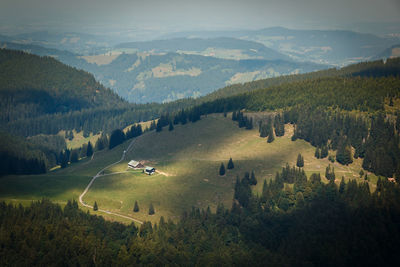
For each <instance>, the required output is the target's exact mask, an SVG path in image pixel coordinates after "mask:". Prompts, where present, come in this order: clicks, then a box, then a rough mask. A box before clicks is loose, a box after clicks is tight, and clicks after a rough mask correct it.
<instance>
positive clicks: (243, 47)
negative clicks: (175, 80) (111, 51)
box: [115, 37, 291, 60]
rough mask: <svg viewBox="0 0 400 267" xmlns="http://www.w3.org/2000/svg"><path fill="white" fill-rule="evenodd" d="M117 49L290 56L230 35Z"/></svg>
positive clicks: (271, 57)
mask: <svg viewBox="0 0 400 267" xmlns="http://www.w3.org/2000/svg"><path fill="white" fill-rule="evenodd" d="M115 48H117V49H121V50H124V49H129V48H130V49H134V50H135V51H139V52H150V51H152V52H156V53H165V52H179V53H185V54H198V55H203V56H213V57H219V58H225V59H266V60H278V59H279V60H291V59H290V57H288V56H287V55H284V54H282V53H279V52H277V51H275V50H274V49H271V48H268V47H266V46H264V45H263V44H261V43H257V42H253V41H247V40H240V39H235V38H230V37H218V38H207V39H200V38H175V39H167V40H154V41H147V42H130V43H122V44H119V45H117V46H115Z"/></svg>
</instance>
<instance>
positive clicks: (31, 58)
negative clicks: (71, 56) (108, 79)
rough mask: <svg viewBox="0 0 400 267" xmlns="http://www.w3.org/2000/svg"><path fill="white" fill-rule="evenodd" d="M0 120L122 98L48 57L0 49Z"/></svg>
mask: <svg viewBox="0 0 400 267" xmlns="http://www.w3.org/2000/svg"><path fill="white" fill-rule="evenodd" d="M0 94H1V97H0V99H1V103H0V111H1V112H0V114H1V118H0V121H1V123H9V122H12V121H16V120H18V119H26V118H31V117H36V116H39V115H44V114H54V113H65V112H70V111H75V110H82V109H87V108H93V107H104V108H107V107H113V106H115V105H119V104H123V103H124V101H122V99H121V98H120V97H118V96H117V95H116V94H115V93H113V92H112V91H111V90H110V89H107V88H105V87H103V86H102V85H100V84H99V83H98V82H96V80H95V79H94V77H93V76H92V75H90V74H88V73H86V72H84V71H78V70H77V69H75V68H72V67H68V66H66V65H64V64H62V63H60V62H58V61H56V60H55V59H53V58H50V57H38V56H35V55H31V54H27V53H24V52H19V51H14V50H6V49H1V50H0Z"/></svg>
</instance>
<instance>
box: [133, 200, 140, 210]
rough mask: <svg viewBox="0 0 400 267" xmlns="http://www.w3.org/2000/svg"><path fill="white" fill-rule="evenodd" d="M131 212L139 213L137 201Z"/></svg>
mask: <svg viewBox="0 0 400 267" xmlns="http://www.w3.org/2000/svg"><path fill="white" fill-rule="evenodd" d="M133 212H139V205H138V203H137V201H135V205H134V207H133Z"/></svg>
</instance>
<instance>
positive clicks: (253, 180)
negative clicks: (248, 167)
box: [250, 171, 257, 185]
mask: <svg viewBox="0 0 400 267" xmlns="http://www.w3.org/2000/svg"><path fill="white" fill-rule="evenodd" d="M256 184H257V179H256V176H255V175H254V171H251V176H250V185H256Z"/></svg>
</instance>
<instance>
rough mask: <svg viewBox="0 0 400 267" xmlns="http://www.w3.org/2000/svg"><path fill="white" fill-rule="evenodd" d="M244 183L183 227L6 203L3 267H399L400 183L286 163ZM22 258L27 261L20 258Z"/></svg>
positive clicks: (192, 214) (0, 217)
mask: <svg viewBox="0 0 400 267" xmlns="http://www.w3.org/2000/svg"><path fill="white" fill-rule="evenodd" d="M253 176H254V175H251V176H250V175H249V174H248V173H246V174H245V175H244V177H243V178H242V179H240V178H239V177H238V178H237V181H236V185H235V192H234V198H235V199H234V202H233V206H232V208H231V209H229V210H227V209H225V208H224V207H223V206H222V205H218V207H217V209H216V211H215V212H211V210H210V209H209V208H208V209H206V210H199V209H198V208H193V209H192V210H191V211H188V212H186V213H184V214H183V215H182V216H181V218H180V219H179V220H178V221H177V222H172V221H171V220H168V221H166V220H165V219H164V218H163V217H162V218H161V219H160V221H159V223H157V224H154V225H152V224H151V223H150V222H145V223H144V224H143V225H141V226H140V227H139V228H137V227H135V226H134V225H133V224H132V225H129V226H126V225H122V224H120V223H115V222H107V221H105V220H104V219H103V218H102V217H97V216H93V215H89V214H88V213H85V212H83V211H81V210H79V208H78V204H77V202H76V201H69V202H68V203H67V205H66V206H65V207H64V208H61V207H60V206H59V205H56V204H52V203H51V202H49V201H47V200H42V201H39V202H34V203H32V204H31V206H30V207H22V206H13V205H11V204H8V205H7V204H5V203H4V202H3V203H0V247H1V248H2V249H1V250H0V265H2V266H11V265H12V266H16V265H18V266H20V265H24V266H26V265H41V266H43V265H81V266H82V265H84V266H95V265H101V266H110V265H121V266H137V265H149V264H150V265H154V266H160V265H178V266H182V265H184V266H188V265H189V266H194V265H218V266H221V265H224V266H225V265H229V266H265V265H271V266H293V265H296V266H365V265H368V266H389V265H391V266H393V265H394V266H395V265H398V264H399V263H400V262H399V258H398V257H397V254H396V253H397V251H398V248H399V247H400V243H399V240H400V228H399V226H400V205H399V202H398V198H397V196H398V195H399V194H400V187H399V185H398V184H395V183H391V182H388V181H386V180H379V181H378V184H377V189H376V191H375V192H373V193H372V192H371V191H370V188H369V186H368V183H360V184H358V183H357V182H356V181H349V182H348V183H345V182H344V180H343V179H342V182H341V183H340V185H339V186H337V185H336V184H335V183H334V182H333V180H331V181H330V182H329V183H328V184H325V183H323V182H321V177H320V175H319V174H312V175H311V176H310V177H307V176H306V175H305V173H304V171H303V170H302V169H301V168H296V167H289V166H286V167H285V168H283V169H282V171H281V172H280V173H277V174H276V177H275V179H273V180H270V181H269V182H266V181H264V186H263V192H262V195H261V196H255V195H253V194H252V193H251V187H252V185H253V184H254V181H255V182H257V179H256V177H253ZM22 255H23V256H22Z"/></svg>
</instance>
